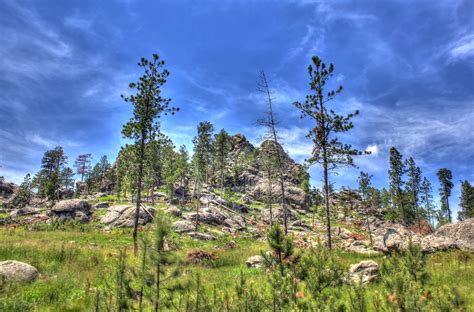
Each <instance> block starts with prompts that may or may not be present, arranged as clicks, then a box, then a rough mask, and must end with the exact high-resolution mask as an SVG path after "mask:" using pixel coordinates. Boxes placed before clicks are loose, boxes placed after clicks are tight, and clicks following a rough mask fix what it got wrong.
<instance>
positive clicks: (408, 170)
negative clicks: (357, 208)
mask: <svg viewBox="0 0 474 312" xmlns="http://www.w3.org/2000/svg"><path fill="white" fill-rule="evenodd" d="M388 175H389V189H388V190H387V189H386V188H382V189H381V190H378V189H376V188H374V187H372V186H371V179H372V175H369V174H368V173H366V172H360V174H359V178H358V183H359V188H358V191H359V194H360V195H361V197H362V201H363V203H364V205H365V206H366V207H372V208H385V209H387V211H388V214H387V216H388V218H389V219H392V220H397V221H402V222H405V223H406V224H418V225H419V226H420V223H421V221H422V220H427V221H428V222H429V223H430V224H431V225H432V226H435V225H442V224H445V223H447V222H452V211H451V208H450V206H449V197H450V196H451V190H452V188H453V185H454V184H453V182H452V172H451V171H450V170H449V169H447V168H441V169H439V170H438V172H437V176H438V179H439V184H440V188H439V197H440V208H437V206H436V205H435V203H434V201H433V187H432V184H431V182H430V180H429V179H428V178H427V177H423V176H422V171H421V168H420V167H418V166H417V165H416V163H415V160H414V159H413V158H412V157H410V158H408V159H406V160H403V156H402V155H401V153H400V152H399V151H398V150H397V149H396V148H395V147H392V148H391V149H390V169H389V171H388ZM473 190H474V188H473V187H472V186H471V184H470V183H469V181H467V180H465V181H461V197H460V204H459V206H460V207H461V209H462V210H461V211H460V212H459V213H458V219H459V220H464V219H466V218H471V217H473V216H474V213H473V207H474V199H473V198H474V191H473Z"/></svg>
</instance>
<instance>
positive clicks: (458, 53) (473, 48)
mask: <svg viewBox="0 0 474 312" xmlns="http://www.w3.org/2000/svg"><path fill="white" fill-rule="evenodd" d="M449 55H450V56H451V57H452V58H453V59H463V58H466V57H469V56H474V35H468V36H465V37H463V38H461V39H460V40H458V41H456V42H455V43H454V44H453V46H452V47H451V48H450V50H449Z"/></svg>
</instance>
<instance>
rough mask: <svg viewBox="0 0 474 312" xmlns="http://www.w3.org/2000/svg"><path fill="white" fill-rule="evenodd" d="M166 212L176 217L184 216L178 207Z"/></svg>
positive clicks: (167, 209) (168, 209)
mask: <svg viewBox="0 0 474 312" xmlns="http://www.w3.org/2000/svg"><path fill="white" fill-rule="evenodd" d="M165 212H166V213H168V214H170V215H172V216H174V217H181V215H182V214H183V212H182V211H181V210H180V209H179V208H178V207H176V206H170V207H169V208H166V210H165Z"/></svg>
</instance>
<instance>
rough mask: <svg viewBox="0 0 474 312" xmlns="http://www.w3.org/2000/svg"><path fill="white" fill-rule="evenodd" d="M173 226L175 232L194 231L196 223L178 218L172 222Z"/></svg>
mask: <svg viewBox="0 0 474 312" xmlns="http://www.w3.org/2000/svg"><path fill="white" fill-rule="evenodd" d="M173 228H174V230H175V231H176V232H177V233H186V232H192V231H194V230H195V229H196V225H195V224H194V223H192V222H190V221H187V220H180V221H176V222H175V223H173Z"/></svg>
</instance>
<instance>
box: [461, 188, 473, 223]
mask: <svg viewBox="0 0 474 312" xmlns="http://www.w3.org/2000/svg"><path fill="white" fill-rule="evenodd" d="M459 200H460V203H459V207H461V211H460V212H459V213H458V220H459V221H463V220H466V219H468V218H473V217H474V186H472V185H471V183H469V181H468V180H464V181H461V197H460V198H459Z"/></svg>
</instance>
